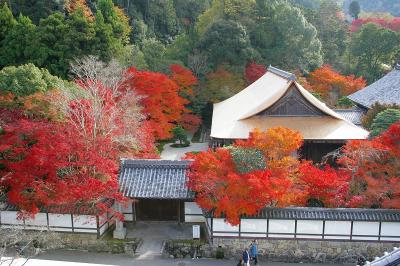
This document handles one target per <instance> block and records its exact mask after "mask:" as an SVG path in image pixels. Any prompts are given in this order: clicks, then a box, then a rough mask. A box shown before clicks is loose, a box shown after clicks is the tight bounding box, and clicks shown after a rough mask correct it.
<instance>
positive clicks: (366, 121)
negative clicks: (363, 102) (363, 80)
mask: <svg viewBox="0 0 400 266" xmlns="http://www.w3.org/2000/svg"><path fill="white" fill-rule="evenodd" d="M386 109H398V110H400V106H399V105H396V104H380V103H378V102H377V103H374V104H373V105H372V106H371V108H370V109H369V110H368V112H367V113H366V114H365V115H364V116H363V118H362V121H361V123H362V126H363V127H365V128H366V129H371V125H372V123H373V121H374V119H375V117H376V116H377V115H378V114H379V113H380V112H382V111H385V110H386Z"/></svg>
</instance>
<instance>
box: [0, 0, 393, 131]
mask: <svg viewBox="0 0 400 266" xmlns="http://www.w3.org/2000/svg"><path fill="white" fill-rule="evenodd" d="M0 2H1V9H0V20H1V21H0V22H1V23H0V67H1V68H3V67H4V69H3V70H2V72H0V80H1V79H7V78H6V77H5V75H8V76H9V75H10V74H6V73H8V72H10V71H11V72H13V73H14V75H17V74H16V73H15V72H18V71H19V72H21V71H22V72H23V71H25V72H29V70H28V68H29V66H31V69H33V67H39V68H41V70H40V71H42V72H43V71H48V73H47V72H46V73H47V74H46V75H53V76H55V77H57V78H61V79H64V80H71V79H72V78H71V71H70V64H71V62H73V61H74V60H75V59H79V58H82V57H84V56H89V55H91V56H95V57H96V58H98V59H99V60H100V61H103V62H110V60H112V59H116V61H118V63H119V64H121V66H122V67H124V68H129V67H134V68H135V69H137V70H146V71H153V72H158V73H163V74H166V75H170V74H171V68H170V66H171V65H179V66H182V67H184V68H187V69H188V70H190V71H191V72H192V73H193V74H194V76H195V77H196V79H197V80H198V82H196V85H194V86H193V88H192V93H191V94H190V95H186V96H185V98H186V100H187V101H188V102H189V103H188V104H187V105H186V107H187V108H188V109H189V110H191V111H192V112H193V114H195V115H198V116H201V117H202V118H203V121H205V122H207V123H209V117H210V106H211V103H214V102H218V101H221V100H224V99H226V98H227V97H229V96H231V95H232V94H234V93H236V92H238V91H239V90H241V89H242V88H244V87H245V86H246V85H247V84H249V83H251V82H252V81H254V80H255V79H257V78H258V77H259V76H260V75H262V74H263V73H264V72H265V69H266V66H268V65H273V66H276V67H279V68H282V69H284V70H287V71H292V72H294V73H296V74H297V75H298V76H299V77H300V81H301V82H302V84H303V86H305V87H306V88H307V89H309V90H311V91H313V93H314V94H315V95H316V96H318V97H320V98H321V99H323V100H324V101H325V102H327V103H328V104H330V105H332V106H339V107H349V106H351V103H350V102H349V101H347V100H346V99H345V98H344V97H345V96H346V95H347V94H348V93H351V92H353V91H355V90H357V89H360V88H361V87H363V86H365V84H366V83H365V81H366V82H367V83H371V82H373V81H375V80H376V79H378V78H380V77H381V76H382V75H383V74H384V73H385V72H387V71H388V70H390V68H391V67H392V66H393V64H394V63H395V61H396V59H397V55H398V48H399V45H398V43H399V42H398V38H399V34H398V31H399V30H400V27H399V25H400V23H399V22H400V21H399V19H397V18H393V17H384V18H382V17H376V18H375V17H373V16H374V13H371V14H370V15H366V13H365V12H364V11H363V9H364V5H366V4H365V3H364V2H368V1H359V3H358V2H357V1H353V2H357V3H354V4H357V5H359V6H361V9H360V10H356V12H357V14H356V15H354V14H353V17H351V16H349V15H346V13H351V11H350V7H349V4H348V2H347V1H345V2H342V1H331V0H273V1H267V0H240V1H239V0H165V1H159V0H146V1H143V0H114V1H112V0H97V1H91V0H88V1H85V0H64V1H60V0H46V1H44V0H1V1H0ZM381 2H382V3H383V2H385V1H381ZM392 2H394V1H392ZM375 6H381V7H382V8H385V11H390V10H389V9H390V8H389V9H387V8H386V4H385V5H384V4H382V5H375ZM365 10H368V9H367V8H365ZM363 12H364V13H363ZM371 16H372V17H371ZM355 18H356V19H355ZM376 40H380V41H379V42H376ZM27 64H33V65H27ZM17 66H21V67H19V68H15V67H17ZM9 67H14V69H9ZM321 67H322V68H321ZM328 70H329V71H328ZM43 73H44V72H43ZM29 74H30V75H32V76H34V74H33V73H32V72H31V73H29ZM316 74H318V75H324V76H323V77H320V79H321V78H322V79H324V80H325V81H326V80H329V82H330V84H328V83H326V82H325V83H324V84H325V85H326V86H324V87H323V88H320V86H317V85H316V82H315V80H316V79H317V78H316V76H317V75H316ZM329 75H330V76H329ZM337 77H340V78H341V79H340V78H339V79H337ZM338 80H342V81H343V80H354V81H355V82H356V85H354V84H350V85H349V83H348V82H347V83H346V82H345V83H343V82H342V83H340V82H339V81H338ZM364 80H365V81H364ZM4 82H7V81H4ZM8 82H11V81H10V80H9V81H8ZM41 82H42V81H41ZM338 83H340V85H337V84H338ZM337 86H339V87H340V86H342V87H346V86H350V87H352V89H350V90H347V94H344V93H340V91H344V90H343V89H339V90H337V89H335V91H336V92H335V95H332V93H330V92H329V91H331V90H332V88H333V87H337ZM1 89H2V90H7V87H5V86H3V87H2V88H1ZM31 90H33V89H32V88H31ZM338 91H339V92H338ZM11 92H13V91H11ZM32 92H33V91H32ZM13 93H16V92H15V91H14V92H13Z"/></svg>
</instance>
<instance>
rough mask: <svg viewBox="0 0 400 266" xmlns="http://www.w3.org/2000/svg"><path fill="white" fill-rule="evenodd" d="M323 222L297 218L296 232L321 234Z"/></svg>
mask: <svg viewBox="0 0 400 266" xmlns="http://www.w3.org/2000/svg"><path fill="white" fill-rule="evenodd" d="M323 226H324V222H323V221H314V220H298V221H297V233H298V234H320V235H321V234H322V230H323Z"/></svg>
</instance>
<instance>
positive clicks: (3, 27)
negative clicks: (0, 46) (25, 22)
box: [0, 3, 17, 41]
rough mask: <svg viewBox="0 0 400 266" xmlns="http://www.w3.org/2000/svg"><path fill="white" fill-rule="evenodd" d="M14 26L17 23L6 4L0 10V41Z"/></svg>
mask: <svg viewBox="0 0 400 266" xmlns="http://www.w3.org/2000/svg"><path fill="white" fill-rule="evenodd" d="M15 24H17V22H16V21H15V18H14V16H13V14H12V12H11V10H10V9H9V8H8V5H7V3H4V4H3V6H2V7H1V8H0V41H2V40H3V39H4V38H5V36H6V35H7V32H8V31H10V30H11V28H12V27H13V26H14V25H15Z"/></svg>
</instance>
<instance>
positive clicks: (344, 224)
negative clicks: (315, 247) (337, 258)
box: [325, 221, 351, 239]
mask: <svg viewBox="0 0 400 266" xmlns="http://www.w3.org/2000/svg"><path fill="white" fill-rule="evenodd" d="M350 231H351V222H350V221H325V234H332V235H348V236H325V239H350Z"/></svg>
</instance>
